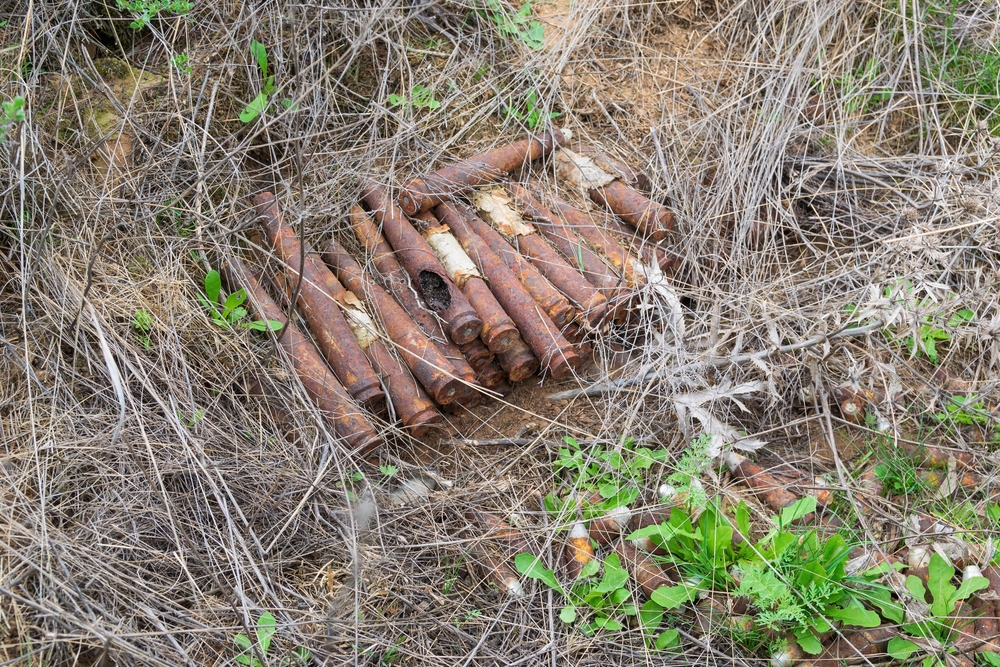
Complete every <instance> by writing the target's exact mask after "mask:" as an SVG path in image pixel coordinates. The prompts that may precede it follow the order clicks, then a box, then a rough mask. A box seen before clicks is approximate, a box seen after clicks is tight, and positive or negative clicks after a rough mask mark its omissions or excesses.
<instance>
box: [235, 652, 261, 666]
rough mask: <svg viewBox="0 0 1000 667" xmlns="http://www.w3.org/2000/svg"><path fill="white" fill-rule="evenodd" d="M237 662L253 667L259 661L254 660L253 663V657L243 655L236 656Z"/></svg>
mask: <svg viewBox="0 0 1000 667" xmlns="http://www.w3.org/2000/svg"><path fill="white" fill-rule="evenodd" d="M236 662H238V663H240V664H241V665H251V664H253V663H254V662H257V659H256V658H253V659H252V662H251V657H250V656H249V655H247V654H245V653H244V654H242V655H238V656H236Z"/></svg>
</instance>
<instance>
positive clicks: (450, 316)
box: [362, 181, 483, 345]
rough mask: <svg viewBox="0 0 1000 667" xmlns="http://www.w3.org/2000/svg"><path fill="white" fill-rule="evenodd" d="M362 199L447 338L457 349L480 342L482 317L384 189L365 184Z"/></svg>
mask: <svg viewBox="0 0 1000 667" xmlns="http://www.w3.org/2000/svg"><path fill="white" fill-rule="evenodd" d="M362 195H363V196H364V200H365V203H367V204H368V207H369V208H370V209H371V210H372V212H373V213H374V214H375V219H376V220H378V221H379V222H380V223H381V224H382V232H383V233H384V234H385V236H386V238H388V239H389V243H390V244H391V245H392V248H393V250H395V253H396V256H397V257H398V258H399V261H400V262H401V263H402V264H403V266H405V267H406V270H407V272H408V273H409V274H410V277H412V278H413V286H414V287H415V288H416V289H417V291H418V292H419V293H420V296H421V298H422V299H423V300H424V303H425V304H427V306H428V307H429V308H430V309H431V310H433V311H434V312H435V313H437V314H438V316H439V317H440V318H441V319H443V320H444V321H445V322H446V323H447V329H448V336H449V337H450V338H451V339H452V340H453V341H455V343H456V344H458V345H463V344H465V343H468V342H469V341H471V340H474V339H475V338H478V337H479V334H480V333H482V331H483V322H482V320H480V319H479V315H477V314H476V311H475V309H474V308H473V307H472V305H471V304H470V303H469V301H468V299H466V298H465V296H464V295H463V294H462V291H461V290H460V289H458V287H457V286H456V285H455V284H454V283H453V282H452V281H451V279H450V278H449V277H448V272H447V271H446V270H445V268H444V267H443V266H442V265H441V260H440V259H438V256H437V255H436V254H434V251H433V250H432V249H431V247H430V246H429V245H427V241H425V240H424V237H423V236H421V235H420V232H418V231H417V230H416V229H414V227H413V225H411V224H410V222H409V221H408V220H407V219H406V217H405V216H404V215H403V212H402V211H400V210H399V207H397V206H396V204H395V203H394V202H393V201H392V199H390V198H389V195H388V193H386V191H385V188H383V187H382V186H381V185H378V184H376V183H372V182H370V181H366V182H364V183H362Z"/></svg>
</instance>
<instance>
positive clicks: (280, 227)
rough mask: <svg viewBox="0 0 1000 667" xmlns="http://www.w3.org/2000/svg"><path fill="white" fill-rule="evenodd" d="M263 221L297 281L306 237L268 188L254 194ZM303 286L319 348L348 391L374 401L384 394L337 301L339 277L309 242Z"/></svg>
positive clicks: (305, 309)
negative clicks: (298, 233)
mask: <svg viewBox="0 0 1000 667" xmlns="http://www.w3.org/2000/svg"><path fill="white" fill-rule="evenodd" d="M253 203H254V206H255V207H256V209H257V215H258V216H259V218H260V223H261V226H263V228H264V231H265V232H266V234H267V240H268V242H269V243H270V245H271V247H272V248H273V249H274V252H275V255H277V257H278V259H279V260H281V261H282V262H283V263H284V264H285V271H286V272H287V273H288V275H289V276H290V277H291V280H292V281H293V282H298V280H299V278H298V276H299V267H300V261H301V258H302V246H301V244H302V241H300V240H299V238H298V237H297V236H296V235H295V232H294V231H293V230H292V228H291V227H290V226H289V225H288V224H287V223H285V221H284V220H283V219H282V216H281V211H280V210H279V209H278V203H277V201H276V200H275V198H274V195H273V194H271V193H270V192H265V193H263V194H260V195H257V196H256V197H254V199H253ZM305 250H306V256H305V265H304V267H303V269H302V275H303V278H302V281H301V282H302V286H301V287H300V288H299V300H300V301H301V306H302V314H303V315H304V316H305V319H306V322H307V323H308V324H309V330H310V331H312V334H313V337H314V338H315V340H316V343H317V344H318V345H319V349H320V351H321V352H322V353H323V356H324V357H325V358H326V360H327V362H328V363H329V364H330V367H331V368H332V369H333V372H334V373H335V374H336V376H337V377H338V378H339V379H340V381H341V382H342V383H343V385H344V386H345V387H346V388H347V391H348V392H349V393H350V394H351V396H353V397H354V398H355V399H356V400H358V401H360V402H361V403H363V404H371V403H374V402H375V401H377V400H379V399H380V398H382V397H384V396H385V394H384V392H383V391H382V388H381V386H379V381H378V377H376V376H375V372H374V371H373V370H372V368H371V366H370V365H369V364H368V359H367V357H365V354H364V352H362V351H361V348H360V347H359V346H358V344H357V342H356V341H355V340H354V334H353V333H351V328H350V326H348V323H347V320H346V319H345V317H344V314H343V313H342V312H341V309H340V306H339V305H338V303H337V300H336V294H337V288H338V287H340V286H339V284H334V283H336V279H335V278H334V277H333V274H331V273H330V270H329V269H328V268H326V267H325V266H323V263H322V262H320V261H319V260H318V259H317V258H316V256H315V255H314V254H312V253H311V252H310V250H311V249H310V248H309V247H308V246H306V248H305ZM341 290H342V288H341Z"/></svg>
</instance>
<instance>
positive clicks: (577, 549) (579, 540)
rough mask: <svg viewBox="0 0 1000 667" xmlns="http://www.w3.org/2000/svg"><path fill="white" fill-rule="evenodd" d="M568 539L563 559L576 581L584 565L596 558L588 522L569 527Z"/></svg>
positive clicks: (567, 569)
mask: <svg viewBox="0 0 1000 667" xmlns="http://www.w3.org/2000/svg"><path fill="white" fill-rule="evenodd" d="M567 540H568V541H567V543H566V551H565V552H563V561H564V562H565V564H566V571H567V572H568V573H569V578H570V579H571V580H572V581H576V579H577V578H578V577H579V576H580V572H581V571H582V570H583V567H584V566H585V565H586V564H587V563H589V562H590V561H591V560H593V559H594V547H593V546H592V545H591V544H590V532H589V531H588V530H587V524H585V523H583V522H582V521H581V522H579V523H575V524H573V526H572V527H571V528H570V529H569V535H567Z"/></svg>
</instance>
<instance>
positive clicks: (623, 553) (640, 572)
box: [615, 542, 674, 597]
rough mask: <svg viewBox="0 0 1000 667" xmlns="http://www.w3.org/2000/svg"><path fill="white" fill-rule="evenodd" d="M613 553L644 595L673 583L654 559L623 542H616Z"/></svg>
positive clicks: (649, 594)
mask: <svg viewBox="0 0 1000 667" xmlns="http://www.w3.org/2000/svg"><path fill="white" fill-rule="evenodd" d="M615 553H617V554H618V558H619V562H621V565H622V567H623V568H624V569H625V571H626V572H628V573H629V574H631V575H632V579H634V580H635V583H637V584H638V585H639V588H640V589H642V592H643V593H645V594H646V597H649V596H651V595H652V594H653V591H655V590H656V589H658V588H660V587H661V586H672V585H673V583H674V582H673V581H671V579H670V577H668V576H667V573H666V572H664V571H663V570H662V569H660V566H659V565H657V563H656V561H655V560H653V559H652V558H650V557H649V556H647V555H646V554H644V553H642V552H640V551H639V550H637V549H634V548H632V547H630V546H629V545H628V544H626V543H625V542H619V543H618V545H617V546H616V547H615Z"/></svg>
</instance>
